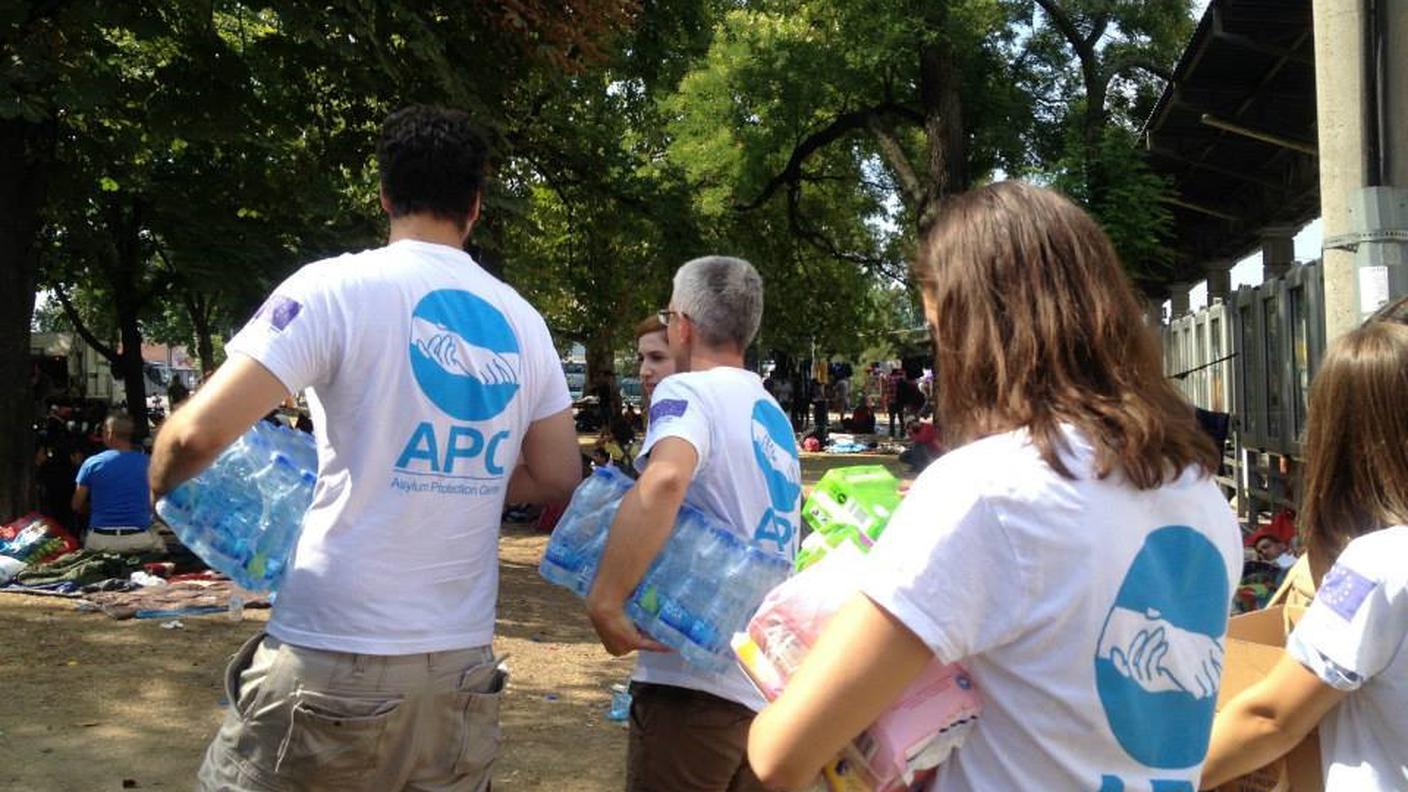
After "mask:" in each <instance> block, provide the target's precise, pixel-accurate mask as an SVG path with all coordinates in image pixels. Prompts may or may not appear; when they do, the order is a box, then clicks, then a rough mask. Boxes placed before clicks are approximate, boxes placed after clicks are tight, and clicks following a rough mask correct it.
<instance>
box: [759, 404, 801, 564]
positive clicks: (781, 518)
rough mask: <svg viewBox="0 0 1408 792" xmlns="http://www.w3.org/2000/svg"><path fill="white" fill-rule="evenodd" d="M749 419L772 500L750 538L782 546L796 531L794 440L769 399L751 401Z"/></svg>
mask: <svg viewBox="0 0 1408 792" xmlns="http://www.w3.org/2000/svg"><path fill="white" fill-rule="evenodd" d="M752 423H753V461H754V462H756V463H757V464H758V471H759V472H760V473H762V474H763V480H764V481H765V482H767V487H768V501H769V502H770V503H771V504H772V505H771V506H770V507H769V508H768V509H767V510H765V511H764V512H763V516H762V519H761V520H759V521H758V526H757V527H756V528H755V529H753V540H754V541H755V542H761V541H764V540H767V541H771V542H775V543H776V544H777V547H778V549H780V550H785V549H786V548H787V547H788V546H789V544H790V543H791V541H792V537H793V536H794V535H795V534H796V532H797V529H796V526H795V525H793V521H792V512H793V511H794V510H796V508H797V502H798V501H799V500H800V499H801V496H802V471H801V468H800V466H799V463H798V461H797V459H798V458H797V440H796V438H794V437H793V436H792V424H790V423H788V421H787V416H785V415H783V414H782V410H780V409H779V408H778V406H777V405H776V404H774V403H773V402H772V401H771V400H770V399H759V400H758V401H756V402H754V404H753V421H752Z"/></svg>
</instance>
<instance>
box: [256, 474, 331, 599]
mask: <svg viewBox="0 0 1408 792" xmlns="http://www.w3.org/2000/svg"><path fill="white" fill-rule="evenodd" d="M317 481H318V477H317V476H316V475H314V474H313V473H312V472H311V471H306V470H299V469H298V467H297V466H295V465H294V462H293V460H292V459H291V458H290V457H288V456H286V455H284V454H283V453H282V452H275V453H274V458H273V461H272V462H271V463H270V464H269V465H267V466H266V467H265V468H264V469H263V470H261V471H259V473H257V474H255V476H254V483H255V486H257V487H258V488H259V495H260V498H261V500H262V512H261V514H260V517H259V535H258V537H257V538H256V540H255V544H254V548H253V552H252V555H251V557H250V559H249V563H248V564H247V568H248V570H249V573H250V575H251V576H252V577H254V578H256V579H265V580H269V581H270V587H271V588H272V587H274V585H275V582H276V581H278V580H281V579H282V578H283V572H284V569H285V567H286V566H287V565H288V558H289V555H290V554H291V553H292V552H293V545H294V542H295V541H296V540H297V538H298V531H299V528H300V526H301V523H302V521H303V513H304V512H306V511H308V506H309V504H310V503H312V501H313V486H314V485H315V484H317Z"/></svg>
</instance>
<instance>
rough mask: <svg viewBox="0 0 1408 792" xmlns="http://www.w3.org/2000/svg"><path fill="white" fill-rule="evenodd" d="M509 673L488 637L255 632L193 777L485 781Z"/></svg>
mask: <svg viewBox="0 0 1408 792" xmlns="http://www.w3.org/2000/svg"><path fill="white" fill-rule="evenodd" d="M506 678H507V674H506V673H505V672H503V671H502V670H500V669H499V668H498V665H497V663H496V661H495V660H494V656H493V651H492V650H491V649H490V648H489V647H487V646H483V647H476V648H473V649H462V650H456V651H449V652H432V653H429V654H416V655H396V656H381V655H358V654H349V653H345V652H329V651H323V650H319V649H307V648H304V647H298V646H292V645H290V644H286V643H283V642H281V641H279V640H278V639H276V638H273V637H271V636H267V635H264V634H262V633H261V634H259V635H256V636H254V637H253V638H251V639H250V640H249V641H248V642H246V643H245V645H244V646H243V647H241V648H240V650H239V652H237V653H236V654H235V657H234V659H233V660H231V662H230V665H229V668H228V669H227V670H226V672H225V694H226V698H227V699H228V700H229V702H230V705H229V711H228V713H227V714H226V716H225V722H224V724H223V725H221V727H220V731H219V733H217V734H216V736H215V739H214V740H213V741H212V742H211V743H210V747H209V748H208V749H207V750H206V753H205V761H204V763H203V764H202V765H201V768H200V773H199V776H198V783H197V789H199V790H202V791H204V792H213V791H214V790H221V791H222V792H223V791H226V790H229V791H230V792H244V791H245V790H259V791H260V792H273V791H276V790H277V791H280V792H282V791H283V790H290V791H291V790H300V791H301V790H338V791H339V792H344V791H345V792H352V791H355V790H369V791H370V790H376V792H382V791H383V790H416V791H418V792H483V791H484V790H487V789H488V788H489V773H490V770H491V768H492V767H493V764H494V759H495V758H496V757H497V756H498V752H499V741H500V732H499V702H500V698H501V697H502V696H503V690H504V685H505V682H506Z"/></svg>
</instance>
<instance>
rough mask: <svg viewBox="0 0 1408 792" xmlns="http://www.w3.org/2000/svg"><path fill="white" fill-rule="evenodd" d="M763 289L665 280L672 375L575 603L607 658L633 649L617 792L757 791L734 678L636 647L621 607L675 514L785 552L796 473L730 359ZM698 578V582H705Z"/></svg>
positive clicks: (739, 356)
mask: <svg viewBox="0 0 1408 792" xmlns="http://www.w3.org/2000/svg"><path fill="white" fill-rule="evenodd" d="M762 312H763V283H762V280H761V279H760V278H759V277H758V273H757V272H756V271H755V270H754V269H753V266H752V265H751V264H749V263H748V262H746V261H743V260H741V259H736V258H726V257H722V256H709V257H706V258H700V259H695V260H693V261H690V262H688V263H686V264H685V265H684V266H682V267H680V269H679V271H678V272H676V273H675V281H674V295H673V297H672V298H671V300H670V308H669V309H668V310H666V311H662V312H661V320H662V321H663V322H665V324H666V330H667V334H668V337H669V342H670V350H671V352H672V353H673V354H674V356H675V360H676V366H677V370H678V371H681V372H688V373H682V374H675V375H674V376H671V377H668V378H666V379H665V380H664V381H662V382H661V383H660V384H659V385H658V386H657V387H656V388H655V393H654V394H653V396H652V398H651V403H650V427H649V430H648V433H647V434H646V438H645V445H644V446H643V448H642V450H641V454H640V456H639V457H638V458H637V462H636V464H637V467H639V468H640V469H641V470H642V473H641V477H640V481H639V483H637V484H636V486H635V488H634V489H632V490H631V492H630V493H629V494H628V495H627V496H626V498H625V500H624V501H623V502H622V504H621V508H620V511H619V512H618V513H617V516H616V519H615V521H614V522H613V523H612V526H611V536H610V539H609V541H608V543H607V547H606V551H605V553H604V554H603V557H602V561H601V567H600V570H599V572H598V573H597V578H596V582H595V584H594V586H593V588H592V591H591V594H590V595H589V596H588V598H587V608H588V612H589V614H590V616H591V619H592V623H593V625H594V626H595V627H596V630H597V633H598V635H600V636H601V641H602V644H603V645H604V646H605V647H606V649H607V651H609V652H611V653H612V654H614V655H622V654H626V653H627V652H631V651H634V650H637V649H643V650H647V651H646V652H645V653H643V654H641V656H640V659H639V662H638V663H637V665H636V670H635V673H634V674H633V676H632V679H633V680H634V682H633V684H632V693H633V701H632V705H631V727H630V728H631V733H630V741H629V744H628V748H627V762H626V764H627V770H626V774H627V777H626V788H627V790H628V792H725V791H728V792H734V791H737V790H761V789H762V788H763V787H762V785H761V784H759V782H758V780H757V778H756V776H754V775H753V772H752V770H751V769H750V768H749V767H748V762H747V759H746V757H745V751H746V748H747V741H748V727H749V725H750V724H751V723H752V720H753V716H754V714H755V713H756V712H757V710H759V709H761V708H762V706H763V704H764V702H763V699H762V697H761V696H760V695H759V694H758V692H757V691H756V690H755V689H754V688H753V687H752V685H751V684H750V683H749V682H748V680H747V679H746V678H745V677H744V676H743V673H742V672H741V671H739V670H738V669H737V668H732V669H730V670H729V671H728V672H726V673H722V674H710V673H703V672H700V671H698V670H695V669H693V668H691V667H690V666H688V665H686V664H685V662H684V661H683V660H682V659H680V657H679V656H678V655H675V654H672V653H667V652H663V651H661V650H663V649H664V647H662V646H660V645H659V644H657V643H655V642H654V641H651V640H649V639H648V638H646V637H645V636H643V635H642V634H641V633H640V632H639V630H638V629H637V628H636V627H635V625H634V624H632V623H631V620H630V618H629V617H628V616H627V615H626V612H625V609H624V604H625V602H626V600H627V598H629V596H630V594H631V592H632V591H633V590H634V589H635V587H636V585H637V584H638V583H639V582H640V580H641V578H642V577H643V576H644V574H645V571H646V569H647V568H648V567H649V566H650V563H651V561H652V560H654V558H655V556H656V555H658V554H659V552H660V550H661V548H662V547H663V546H664V544H665V542H666V540H667V539H668V538H669V536H670V532H671V530H672V529H673V527H674V522H675V517H676V514H677V513H678V512H679V509H680V506H681V505H682V504H684V503H688V504H690V505H691V506H693V507H695V508H698V509H700V510H701V511H704V512H706V513H708V514H710V515H712V516H714V517H716V518H718V519H720V520H721V521H723V522H725V523H727V524H728V525H729V526H730V527H732V528H733V529H734V530H735V531H736V532H737V533H738V535H739V536H741V537H742V538H743V539H745V540H746V541H748V542H751V543H752V544H753V545H754V546H756V547H759V548H762V549H765V550H768V551H771V552H773V553H776V554H778V555H781V556H783V557H785V558H787V559H788V560H789V561H790V560H791V559H792V558H793V556H794V555H795V554H796V549H797V530H798V524H799V516H800V515H799V505H800V504H799V501H800V498H801V490H802V488H801V469H800V466H799V464H798V460H797V445H796V440H795V438H794V437H793V435H792V427H791V424H790V423H789V422H788V421H787V416H786V415H785V414H784V413H783V412H782V409H781V408H780V407H779V406H778V404H777V402H776V401H775V400H774V399H773V398H772V396H770V395H769V394H768V393H767V391H766V390H764V389H763V385H762V381H761V380H760V379H759V378H758V376H757V375H756V374H754V373H752V372H750V371H747V370H745V369H744V368H743V352H744V350H745V349H747V348H748V345H749V344H750V343H752V341H753V336H754V335H756V334H757V332H758V325H759V323H760V322H761V320H762ZM705 573H706V574H707V571H705Z"/></svg>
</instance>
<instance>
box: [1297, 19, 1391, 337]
mask: <svg viewBox="0 0 1408 792" xmlns="http://www.w3.org/2000/svg"><path fill="white" fill-rule="evenodd" d="M1401 5H1405V4H1402V3H1390V8H1392V7H1393V6H1401ZM1312 6H1313V9H1314V25H1315V115H1316V127H1317V129H1318V132H1319V150H1320V216H1321V218H1322V219H1323V222H1324V228H1325V238H1326V239H1329V238H1331V237H1334V236H1337V235H1339V234H1344V233H1348V232H1349V231H1350V230H1352V229H1351V220H1350V216H1349V207H1350V202H1351V201H1352V200H1353V197H1354V195H1355V193H1357V192H1358V191H1359V190H1360V189H1362V188H1363V187H1364V185H1365V177H1366V175H1367V174H1366V173H1365V167H1364V163H1365V134H1364V133H1365V121H1366V113H1365V112H1364V110H1365V108H1364V100H1365V86H1364V11H1365V9H1364V2H1363V0H1314V2H1313V4H1312ZM1393 13H1394V12H1393V11H1390V14H1391V15H1392V14H1393ZM1398 46H1402V45H1401V44H1400V45H1398ZM1323 261H1324V265H1323V266H1324V275H1325V337H1326V340H1331V339H1334V338H1336V337H1338V336H1339V335H1341V334H1343V333H1345V332H1348V331H1349V330H1352V329H1354V327H1355V326H1356V325H1357V324H1358V323H1359V312H1358V308H1357V306H1356V305H1355V293H1354V289H1355V277H1356V273H1355V267H1354V254H1353V253H1352V252H1350V251H1348V250H1330V249H1327V250H1325V255H1324V259H1323Z"/></svg>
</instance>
